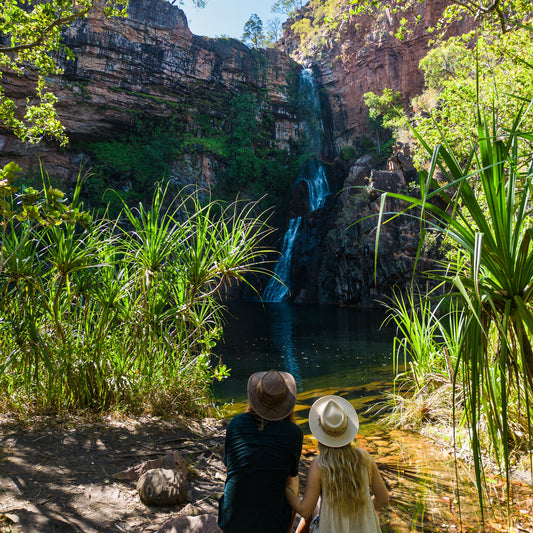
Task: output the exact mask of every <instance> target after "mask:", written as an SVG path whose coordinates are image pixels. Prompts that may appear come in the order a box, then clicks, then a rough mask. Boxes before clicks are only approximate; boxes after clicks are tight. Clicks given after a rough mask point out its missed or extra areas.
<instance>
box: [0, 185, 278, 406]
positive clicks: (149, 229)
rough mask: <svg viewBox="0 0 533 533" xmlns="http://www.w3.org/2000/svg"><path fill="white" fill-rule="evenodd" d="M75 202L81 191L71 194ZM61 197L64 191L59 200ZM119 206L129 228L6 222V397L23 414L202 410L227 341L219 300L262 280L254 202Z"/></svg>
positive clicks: (0, 316) (186, 200)
mask: <svg viewBox="0 0 533 533" xmlns="http://www.w3.org/2000/svg"><path fill="white" fill-rule="evenodd" d="M78 195H79V189H78V190H77V192H76V195H75V197H76V198H77V197H78ZM55 196H56V197H58V196H59V194H57V193H56V195H55ZM176 201H177V203H175V204H173V203H172V202H170V206H169V207H167V208H164V207H163V206H164V205H169V201H168V200H167V201H165V191H164V190H161V189H159V188H158V189H156V192H155V194H154V197H153V200H152V204H151V206H150V208H149V209H145V208H144V207H143V206H142V205H140V206H139V207H138V209H132V208H129V207H128V206H127V205H124V206H123V208H124V214H125V217H126V218H127V220H128V223H129V229H128V230H121V229H119V226H118V225H117V221H116V220H115V221H112V220H108V219H97V220H96V221H95V222H94V223H92V224H91V225H90V226H87V227H85V228H80V227H79V226H78V225H76V224H75V223H74V222H73V221H67V222H63V223H61V224H54V225H47V226H42V225H41V226H37V225H35V224H33V225H32V224H30V222H29V221H26V220H23V221H18V219H17V218H16V217H15V216H14V215H13V214H10V215H9V220H8V223H7V224H5V225H4V228H5V231H4V235H3V247H2V251H3V254H4V255H3V265H4V266H3V269H2V271H1V272H0V293H1V295H2V297H1V299H0V333H1V335H0V339H1V340H0V391H1V393H2V398H3V400H2V401H3V406H4V407H6V408H11V409H15V408H19V409H22V410H24V411H28V410H29V411H31V410H37V411H41V410H47V411H48V412H50V411H52V412H57V411H61V410H62V409H92V410H108V409H117V408H118V409H126V410H128V411H130V412H137V411H142V410H151V411H152V412H158V413H159V414H160V412H161V411H162V410H164V411H165V412H167V413H168V412H169V409H170V410H171V411H170V412H174V413H176V412H177V413H182V414H203V413H205V409H206V408H208V406H209V404H210V393H209V390H210V385H211V383H212V381H213V379H218V378H223V377H224V376H225V375H227V369H226V368H225V367H224V366H223V365H222V364H220V365H218V366H214V367H213V366H212V365H211V362H210V354H211V350H212V348H213V346H214V343H215V342H216V340H217V339H218V338H219V337H220V334H221V319H222V313H223V309H222V307H221V306H220V304H219V302H218V298H217V296H218V293H219V291H220V290H221V289H222V287H223V285H224V284H225V283H227V282H229V281H231V280H232V279H237V280H240V281H242V282H246V280H245V279H244V276H245V274H247V273H250V272H257V273H263V267H262V258H263V254H264V252H265V250H263V249H262V248H261V246H260V244H261V242H262V240H263V239H264V238H265V237H266V236H267V235H268V233H269V230H268V229H267V227H266V226H265V223H264V222H263V221H261V220H259V219H257V218H256V217H255V216H253V212H254V211H255V209H256V206H255V204H247V205H244V204H236V203H235V204H231V205H222V204H220V203H215V202H209V203H207V204H203V203H201V202H200V201H199V199H198V196H197V194H196V193H195V192H192V193H190V194H187V193H186V192H185V191H183V194H182V195H181V197H180V198H179V199H177V200H176Z"/></svg>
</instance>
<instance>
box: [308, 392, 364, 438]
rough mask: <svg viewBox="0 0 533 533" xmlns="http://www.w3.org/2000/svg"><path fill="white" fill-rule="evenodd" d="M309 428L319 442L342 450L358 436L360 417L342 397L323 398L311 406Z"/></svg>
mask: <svg viewBox="0 0 533 533" xmlns="http://www.w3.org/2000/svg"><path fill="white" fill-rule="evenodd" d="M309 428H310V429H311V433H312V434H313V435H314V437H315V438H316V440H317V441H318V442H320V443H322V444H325V445H326V446H330V447H331V448H340V447H341V446H346V445H347V444H350V442H352V440H353V439H354V438H355V436H356V435H357V430H358V429H359V417H358V416H357V413H356V411H355V409H354V408H353V406H352V404H351V403H350V402H349V401H348V400H345V399H344V398H342V397H341V396H333V395H330V396H322V398H319V399H318V400H317V401H316V402H315V403H314V404H313V405H312V406H311V409H310V411H309Z"/></svg>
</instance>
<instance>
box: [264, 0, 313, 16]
mask: <svg viewBox="0 0 533 533" xmlns="http://www.w3.org/2000/svg"><path fill="white" fill-rule="evenodd" d="M305 4H306V2H305V1H304V0H277V1H276V2H274V5H273V6H272V13H279V14H280V15H294V13H295V12H296V11H298V9H302V7H303V6H304V5H305Z"/></svg>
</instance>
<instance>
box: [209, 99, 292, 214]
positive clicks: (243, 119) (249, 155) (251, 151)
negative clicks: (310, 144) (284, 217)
mask: <svg viewBox="0 0 533 533" xmlns="http://www.w3.org/2000/svg"><path fill="white" fill-rule="evenodd" d="M260 108H261V105H260V101H259V100H257V99H256V97H254V96H253V95H250V94H242V95H239V96H236V97H235V98H233V100H232V101H231V102H230V107H229V118H230V124H231V127H232V129H231V132H230V134H229V138H228V142H227V146H228V159H229V165H228V167H227V170H226V173H225V175H224V178H223V180H222V182H221V184H220V187H219V193H220V194H221V195H222V196H223V197H227V198H232V197H235V196H236V195H238V194H240V193H241V192H243V191H244V192H248V193H252V194H253V196H255V197H263V196H264V195H267V198H266V201H265V205H273V204H275V203H277V202H279V201H280V200H281V199H282V198H283V197H284V196H285V195H286V194H287V191H288V189H289V187H290V184H291V182H292V180H293V179H294V177H295V176H296V174H297V172H298V169H299V166H300V165H301V159H300V157H298V155H293V156H292V157H291V155H290V154H289V152H288V151H286V150H279V149H276V148H272V147H271V146H270V140H271V139H272V137H273V136H274V121H273V118H272V116H271V115H266V114H262V113H261V110H260ZM292 152H293V153H295V154H298V147H297V146H294V147H293V150H292Z"/></svg>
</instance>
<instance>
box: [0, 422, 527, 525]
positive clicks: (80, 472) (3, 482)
mask: <svg viewBox="0 0 533 533" xmlns="http://www.w3.org/2000/svg"><path fill="white" fill-rule="evenodd" d="M224 427H225V424H224V423H223V422H220V421H215V420H205V421H203V422H202V423H190V422H189V423H188V425H187V426H186V425H185V424H184V423H182V422H180V421H172V422H169V421H161V420H154V419H148V418H147V419H140V420H129V419H128V420H112V419H109V420H104V421H99V422H94V423H91V422H88V421H87V420H85V421H83V422H82V421H73V420H69V421H62V420H46V421H39V420H33V421H32V422H31V425H30V426H29V427H22V426H20V425H18V424H15V423H13V422H11V421H9V420H1V419H0V533H22V532H23V533H48V532H50V533H52V532H53V533H67V532H68V533H71V532H83V533H94V532H98V533H104V532H105V533H107V532H110V533H112V532H122V533H124V532H128V533H141V532H150V531H152V532H156V531H158V530H159V529H160V528H161V526H162V525H163V524H164V523H165V522H166V521H167V520H169V519H171V518H175V517H178V516H182V515H195V514H205V513H211V514H216V513H217V509H218V507H217V501H218V498H219V496H220V494H221V493H222V491H223V486H224V479H225V468H224V465H223V464H222V461H221V457H222V452H223V445H224ZM304 445H305V446H304V454H303V457H302V461H301V464H300V472H301V474H302V475H301V478H302V486H305V472H306V471H307V467H308V464H309V462H310V460H311V458H312V457H313V455H314V454H315V453H316V449H315V448H314V447H313V445H312V442H311V441H310V440H308V439H306V441H305V442H304ZM359 445H361V446H362V447H364V448H366V449H367V450H368V451H369V452H370V453H371V454H372V455H373V456H374V457H375V458H376V460H377V462H378V465H379V468H380V470H381V472H382V474H383V477H384V479H385V483H386V484H387V486H388V488H389V491H390V492H391V506H390V508H388V509H387V510H385V511H382V512H381V513H380V517H381V522H382V527H383V533H392V532H398V533H399V532H401V533H405V532H411V531H424V532H459V531H464V532H478V531H480V522H479V518H480V517H479V512H478V508H477V501H476V499H475V497H473V493H470V494H469V493H468V491H466V490H465V489H464V487H462V488H461V491H462V497H461V502H459V501H458V499H457V490H456V489H457V484H456V481H455V469H454V468H453V466H452V459H451V457H450V456H449V454H448V453H447V452H446V451H445V450H442V449H439V448H438V447H436V446H435V445H434V444H433V443H431V441H428V440H427V439H424V438H423V437H420V436H416V435H412V434H406V433H405V432H398V431H388V432H384V431H383V432H378V431H373V433H372V434H371V435H367V436H366V437H360V439H359ZM171 451H179V452H180V453H181V454H182V455H183V457H184V458H185V460H186V462H187V465H188V468H189V478H190V480H189V490H188V493H187V501H186V504H185V505H184V506H181V507H148V506H146V505H144V504H143V503H142V502H141V501H140V499H139V495H138V492H137V490H136V487H135V482H132V481H121V480H117V479H115V478H114V477H113V474H116V473H118V472H122V471H125V470H127V469H128V468H131V467H134V466H136V465H138V464H140V463H142V462H144V461H147V460H151V459H156V458H158V457H162V456H165V455H167V454H168V453H169V452H171ZM461 475H462V476H463V479H465V480H466V481H465V484H464V486H466V485H467V482H468V479H467V477H468V476H469V475H470V474H469V471H468V468H466V469H464V470H463V472H462V474H461ZM512 489H513V491H515V492H516V494H515V495H514V500H515V505H514V506H513V514H514V516H515V517H516V520H515V526H516V527H515V529H508V528H507V526H506V524H505V523H503V522H502V520H501V519H500V518H497V517H494V516H489V517H488V518H489V520H488V523H487V526H488V527H487V531H513V532H519V533H522V532H525V533H533V493H532V491H531V487H528V486H527V485H525V484H515V485H513V487H512ZM503 496H504V487H503V484H502V483H499V484H497V483H495V484H494V488H493V492H492V494H491V498H493V501H494V502H495V503H496V506H498V505H500V503H499V502H501V501H503V499H502V498H503ZM459 505H460V506H459ZM459 511H460V513H461V516H462V521H463V525H462V526H461V517H460V516H459ZM461 528H462V529H461Z"/></svg>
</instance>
